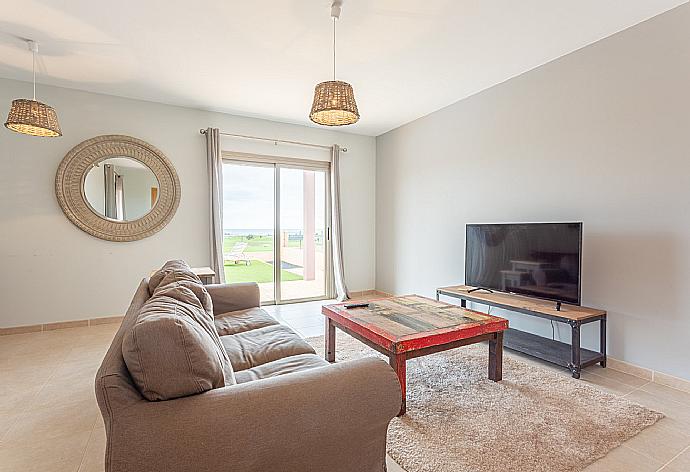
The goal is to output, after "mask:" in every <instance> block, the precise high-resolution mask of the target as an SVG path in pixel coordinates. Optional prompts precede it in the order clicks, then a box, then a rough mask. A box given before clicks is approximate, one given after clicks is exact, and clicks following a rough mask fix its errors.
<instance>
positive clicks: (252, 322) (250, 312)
mask: <svg viewBox="0 0 690 472" xmlns="http://www.w3.org/2000/svg"><path fill="white" fill-rule="evenodd" d="M213 322H214V324H215V325H216V330H217V331H218V334H219V335H220V336H227V335H230V334H237V333H242V332H244V331H249V330H252V329H258V328H265V327H266V326H274V325H277V324H280V323H278V321H276V319H275V318H273V317H272V316H271V315H269V314H268V313H266V311H264V310H262V309H261V308H249V309H247V310H238V311H231V312H228V313H222V314H220V315H217V316H216V319H215V320H214V321H213Z"/></svg>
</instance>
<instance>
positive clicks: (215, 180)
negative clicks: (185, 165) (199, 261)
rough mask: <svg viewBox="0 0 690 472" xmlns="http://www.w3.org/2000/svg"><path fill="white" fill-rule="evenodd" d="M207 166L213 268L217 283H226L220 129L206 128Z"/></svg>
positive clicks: (210, 246) (210, 245)
mask: <svg viewBox="0 0 690 472" xmlns="http://www.w3.org/2000/svg"><path fill="white" fill-rule="evenodd" d="M206 166H207V168H208V188H209V197H210V200H209V209H210V212H211V214H210V220H209V221H210V228H209V248H210V251H211V254H210V256H211V257H210V260H211V269H213V271H214V272H215V273H216V280H215V281H216V283H220V284H224V283H225V266H224V265H223V158H222V156H221V153H220V131H219V130H218V128H208V129H207V130H206Z"/></svg>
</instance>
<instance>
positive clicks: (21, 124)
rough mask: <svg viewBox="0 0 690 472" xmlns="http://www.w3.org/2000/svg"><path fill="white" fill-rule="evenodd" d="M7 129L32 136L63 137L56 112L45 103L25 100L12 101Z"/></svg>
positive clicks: (6, 124)
mask: <svg viewBox="0 0 690 472" xmlns="http://www.w3.org/2000/svg"><path fill="white" fill-rule="evenodd" d="M5 127H6V128H7V129H10V130H12V131H16V132H17V133H22V134H28V135H31V136H47V137H52V138H54V137H56V136H62V131H60V124H59V123H58V118H57V113H55V110H54V109H53V108H52V107H50V106H48V105H46V104H45V103H41V102H37V101H36V100H28V99H25V98H18V99H16V100H12V107H11V108H10V113H9V115H7V122H6V123H5Z"/></svg>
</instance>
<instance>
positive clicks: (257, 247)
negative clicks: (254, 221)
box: [223, 236, 321, 252]
mask: <svg viewBox="0 0 690 472" xmlns="http://www.w3.org/2000/svg"><path fill="white" fill-rule="evenodd" d="M239 242H245V243H247V249H245V250H244V252H271V251H273V236H253V237H251V238H247V236H225V238H224V239H223V252H230V251H231V250H232V247H233V246H234V245H235V243H239ZM317 246H321V244H318V243H317ZM288 247H302V241H295V240H293V241H288Z"/></svg>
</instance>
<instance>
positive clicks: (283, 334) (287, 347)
mask: <svg viewBox="0 0 690 472" xmlns="http://www.w3.org/2000/svg"><path fill="white" fill-rule="evenodd" d="M220 340H221V342H222V343H223V346H225V351H226V352H227V353H228V357H229V358H230V363H231V364H232V368H233V369H234V371H235V373H236V374H237V372H238V371H240V370H245V369H251V368H252V367H256V366H259V365H263V364H267V363H269V362H272V361H275V360H278V359H282V358H283V357H289V356H298V355H300V354H315V351H314V348H312V347H311V346H310V345H309V343H307V342H306V341H305V340H304V339H302V338H301V337H300V336H299V335H298V334H297V333H295V332H294V331H292V330H291V329H290V328H288V327H287V326H284V325H281V324H279V325H275V326H266V327H265V328H258V329H253V330H251V331H245V332H243V333H238V334H232V335H229V336H221V337H220Z"/></svg>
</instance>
